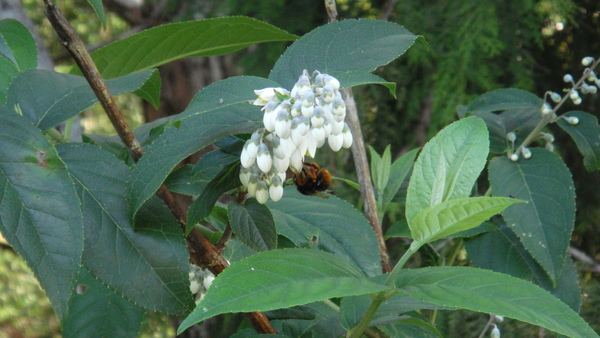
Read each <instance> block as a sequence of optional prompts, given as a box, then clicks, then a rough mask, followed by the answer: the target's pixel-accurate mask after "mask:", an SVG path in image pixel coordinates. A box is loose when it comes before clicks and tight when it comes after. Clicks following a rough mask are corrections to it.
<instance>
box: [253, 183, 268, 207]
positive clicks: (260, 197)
mask: <svg viewBox="0 0 600 338" xmlns="http://www.w3.org/2000/svg"><path fill="white" fill-rule="evenodd" d="M256 200H257V201H258V203H260V204H265V203H267V201H268V200H269V191H268V190H267V184H266V183H265V182H264V181H260V182H258V187H257V189H256Z"/></svg>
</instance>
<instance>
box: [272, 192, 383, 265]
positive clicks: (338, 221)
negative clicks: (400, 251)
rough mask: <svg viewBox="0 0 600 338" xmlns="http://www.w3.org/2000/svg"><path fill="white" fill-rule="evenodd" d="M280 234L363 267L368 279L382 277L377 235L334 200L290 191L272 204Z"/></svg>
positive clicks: (351, 210)
mask: <svg viewBox="0 0 600 338" xmlns="http://www.w3.org/2000/svg"><path fill="white" fill-rule="evenodd" d="M267 205H268V206H269V209H271V212H272V213H273V217H274V218H275V224H276V225H277V232H279V233H280V234H281V235H283V236H285V237H287V238H289V239H290V240H291V241H292V242H293V243H294V244H295V245H296V246H300V247H306V246H315V247H317V248H319V249H321V250H325V251H328V252H331V253H333V254H335V255H336V256H338V257H341V258H343V259H345V260H346V261H348V262H350V263H352V264H354V265H356V266H358V267H360V268H361V269H362V270H363V271H364V272H365V273H366V274H367V275H368V276H374V275H377V274H380V273H381V263H380V259H381V257H380V256H379V245H378V244H377V239H376V238H375V232H374V231H373V228H371V226H370V225H369V222H368V221H367V219H366V218H365V217H364V216H363V215H362V213H361V212H360V211H358V210H356V209H355V208H354V207H352V205H350V204H348V202H346V201H344V200H342V199H339V198H337V197H335V196H329V198H327V199H323V198H319V197H316V196H305V195H302V194H300V193H299V192H298V191H297V190H296V188H295V187H287V188H285V190H284V194H283V198H282V199H281V200H280V201H278V202H273V201H269V202H268V203H267Z"/></svg>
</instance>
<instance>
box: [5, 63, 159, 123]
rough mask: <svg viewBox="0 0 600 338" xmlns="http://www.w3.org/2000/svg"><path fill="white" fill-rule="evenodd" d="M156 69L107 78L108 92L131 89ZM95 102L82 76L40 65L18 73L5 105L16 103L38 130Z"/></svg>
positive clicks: (113, 92) (95, 99)
mask: <svg viewBox="0 0 600 338" xmlns="http://www.w3.org/2000/svg"><path fill="white" fill-rule="evenodd" d="M153 72H156V70H148V71H145V72H141V73H136V74H131V75H128V76H124V77H121V78H117V79H112V80H107V81H106V85H107V86H108V89H109V90H110V92H111V94H112V95H119V94H123V93H129V92H132V91H134V90H136V89H138V88H140V87H141V86H142V85H143V84H144V83H145V82H147V81H148V80H149V79H150V77H151V75H152V73H153ZM96 102H98V98H96V95H95V94H94V92H93V91H92V88H91V87H90V86H89V84H88V83H87V81H86V80H85V78H83V77H82V76H76V75H70V74H61V73H57V72H54V71H49V70H43V69H32V70H28V71H26V72H25V73H22V74H20V75H19V76H18V77H17V78H16V79H15V80H14V81H13V83H12V84H11V86H10V89H9V91H8V97H7V105H8V106H9V107H12V106H14V105H19V107H21V111H22V112H23V115H24V116H27V117H29V118H30V119H31V120H32V121H33V122H34V123H35V124H36V125H37V126H38V128H40V129H41V130H46V129H49V128H52V127H54V126H56V125H58V124H60V123H61V122H63V121H65V120H67V119H69V118H71V117H73V116H75V115H77V114H79V113H80V112H82V111H84V110H85V109H87V108H89V107H91V106H92V105H93V104H94V103H96Z"/></svg>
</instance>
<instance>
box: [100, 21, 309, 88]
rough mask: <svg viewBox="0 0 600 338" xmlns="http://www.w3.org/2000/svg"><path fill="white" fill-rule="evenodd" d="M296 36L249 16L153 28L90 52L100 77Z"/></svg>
mask: <svg viewBox="0 0 600 338" xmlns="http://www.w3.org/2000/svg"><path fill="white" fill-rule="evenodd" d="M296 38H297V36H295V35H293V34H289V33H287V32H285V31H283V30H281V29H279V28H277V27H275V26H272V25H270V24H268V23H264V22H261V21H258V20H255V19H252V18H249V17H243V16H236V17H228V18H214V19H205V20H200V21H188V22H179V23H172V24H166V25H162V26H158V27H153V28H150V29H147V30H144V31H142V32H140V33H137V34H134V35H131V36H129V37H127V38H124V39H121V40H118V41H115V42H113V43H111V44H109V45H106V46H105V47H102V48H100V49H98V50H96V51H94V52H93V53H92V58H93V59H94V61H95V62H96V65H97V66H98V70H99V71H100V73H101V74H102V76H104V77H105V78H114V77H119V76H123V75H127V74H131V73H135V72H139V71H141V70H146V69H150V68H155V67H158V66H160V65H163V64H166V63H169V62H171V61H174V60H178V59H183V58H189V57H196V56H213V55H224V54H229V53H233V52H235V51H238V50H240V49H243V48H246V47H248V46H251V45H254V44H257V43H262V42H272V41H290V40H294V39H296ZM257 89H258V88H257Z"/></svg>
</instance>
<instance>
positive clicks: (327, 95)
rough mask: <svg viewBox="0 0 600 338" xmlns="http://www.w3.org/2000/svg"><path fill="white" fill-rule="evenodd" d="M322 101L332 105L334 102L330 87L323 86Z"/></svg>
mask: <svg viewBox="0 0 600 338" xmlns="http://www.w3.org/2000/svg"><path fill="white" fill-rule="evenodd" d="M323 100H325V102H326V103H332V102H333V100H335V92H334V91H333V87H331V85H328V84H326V85H325V86H323Z"/></svg>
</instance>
